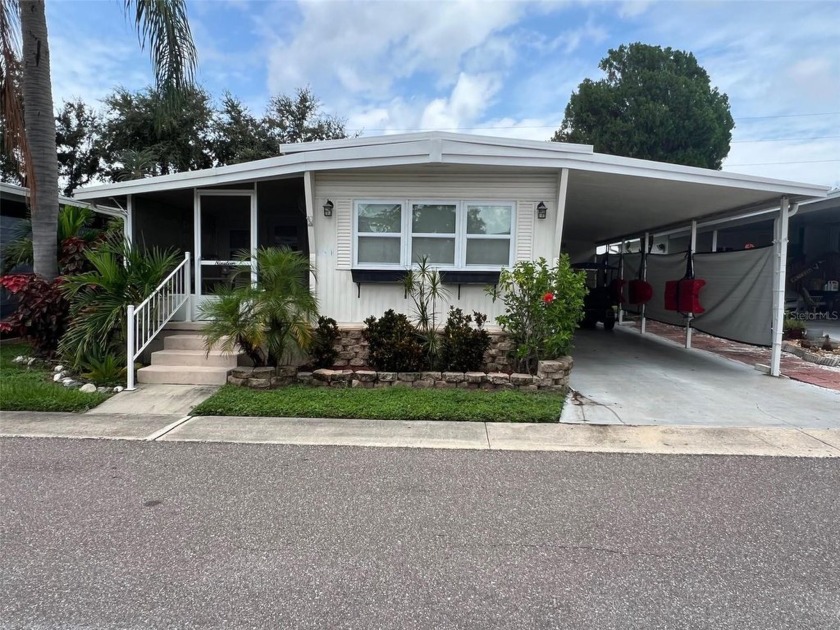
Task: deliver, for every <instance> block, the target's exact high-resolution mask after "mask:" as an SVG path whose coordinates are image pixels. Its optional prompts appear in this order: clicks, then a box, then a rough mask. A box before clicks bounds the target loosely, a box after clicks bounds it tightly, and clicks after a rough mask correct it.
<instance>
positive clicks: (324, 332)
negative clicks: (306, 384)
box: [309, 316, 340, 368]
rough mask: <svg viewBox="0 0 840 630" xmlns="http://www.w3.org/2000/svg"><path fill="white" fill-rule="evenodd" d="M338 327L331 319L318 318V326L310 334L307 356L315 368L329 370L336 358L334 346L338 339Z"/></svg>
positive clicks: (336, 351) (336, 353) (336, 352)
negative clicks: (310, 340) (310, 343)
mask: <svg viewBox="0 0 840 630" xmlns="http://www.w3.org/2000/svg"><path fill="white" fill-rule="evenodd" d="M339 336H340V335H339V332H338V326H337V325H336V322H335V320H334V319H333V318H332V317H323V316H321V317H319V318H318V326H317V327H316V328H315V330H314V332H313V334H312V345H311V346H310V347H309V356H310V357H312V364H313V365H314V366H315V367H316V368H331V367H332V366H333V365H334V364H335V360H336V359H337V358H338V350H336V349H335V344H336V342H337V341H338V339H339Z"/></svg>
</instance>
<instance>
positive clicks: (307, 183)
mask: <svg viewBox="0 0 840 630" xmlns="http://www.w3.org/2000/svg"><path fill="white" fill-rule="evenodd" d="M314 191H315V174H314V173H313V172H312V171H306V172H305V173H304V174H303V198H304V205H305V206H306V238H307V240H308V241H309V242H308V244H307V249H308V250H309V266H310V268H311V271H310V272H309V291H310V293H312V295H313V296H314V297H315V299H317V298H318V277H317V275H316V272H317V269H316V268H315V263H316V262H317V260H318V256H317V252H316V251H315V197H314ZM322 209H323V208H322ZM333 213H335V211H333Z"/></svg>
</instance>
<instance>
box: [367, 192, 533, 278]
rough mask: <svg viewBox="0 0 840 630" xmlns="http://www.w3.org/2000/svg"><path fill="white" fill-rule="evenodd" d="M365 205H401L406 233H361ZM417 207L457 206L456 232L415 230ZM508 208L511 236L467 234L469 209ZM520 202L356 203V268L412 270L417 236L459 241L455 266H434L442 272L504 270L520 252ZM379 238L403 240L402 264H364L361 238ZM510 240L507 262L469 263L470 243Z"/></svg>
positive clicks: (418, 200) (410, 200)
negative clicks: (517, 246)
mask: <svg viewBox="0 0 840 630" xmlns="http://www.w3.org/2000/svg"><path fill="white" fill-rule="evenodd" d="M365 204H390V205H399V206H400V214H401V222H400V226H401V228H402V231H401V232H400V233H399V234H397V233H395V232H388V233H383V232H379V233H377V232H359V208H360V207H361V206H363V205H365ZM415 205H436V206H437V205H454V206H455V233H454V234H451V233H450V234H446V233H428V232H417V233H416V234H415V233H414V232H413V231H412V230H413V215H414V206H415ZM471 205H472V206H508V207H509V208H510V234H504V235H503V234H472V235H470V234H467V207H468V206H471ZM517 210H518V207H517V202H515V201H510V200H502V199H451V198H445V199H427V198H422V197H421V198H407V199H394V198H383V199H375V198H364V199H354V200H353V213H352V221H353V226H352V239H353V240H352V248H353V268H356V269H382V270H387V269H403V270H404V269H408V268H410V267H416V266H417V261H416V260H413V259H412V243H413V239H414V237H415V236H417V237H419V238H439V239H453V238H454V240H455V261H454V264H452V265H449V264H438V263H435V264H433V266H434V267H435V268H436V269H440V270H441V271H500V270H501V269H502V268H504V267H510V266H511V265H513V263H514V262H515V261H514V256H515V252H516V222H517ZM372 235H373V236H375V237H376V238H397V237H399V239H400V262H399V263H364V262H359V237H360V236H361V237H369V236H372ZM505 238H508V239H509V249H508V259H507V262H505V263H501V264H497V265H486V264H482V265H468V264H467V243H468V241H469V240H471V239H475V240H504V239H505Z"/></svg>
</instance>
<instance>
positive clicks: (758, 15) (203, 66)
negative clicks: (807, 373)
mask: <svg viewBox="0 0 840 630" xmlns="http://www.w3.org/2000/svg"><path fill="white" fill-rule="evenodd" d="M189 15H190V21H191V24H192V28H193V34H194V37H195V39H196V43H197V46H198V52H199V72H198V80H199V82H200V83H201V84H202V85H204V86H205V88H206V89H208V91H209V92H210V93H211V94H213V95H214V96H216V97H218V96H220V95H221V94H222V93H223V92H224V91H225V90H229V91H231V92H232V93H234V94H236V95H237V96H239V97H240V98H241V99H242V100H243V101H244V102H245V103H247V104H249V105H250V106H251V108H252V109H253V110H254V111H256V112H257V113H259V112H261V110H262V108H263V107H264V105H265V102H266V100H267V98H268V97H269V96H270V95H273V94H277V93H281V92H282V93H292V92H293V91H294V90H295V88H297V87H299V86H304V85H309V86H311V87H312V89H313V90H314V92H315V93H316V95H317V96H318V97H319V98H320V99H321V101H322V102H323V104H324V109H325V111H327V112H329V113H333V114H337V115H339V116H342V117H344V118H346V120H347V126H348V129H350V130H351V131H357V130H358V131H361V132H362V133H363V134H364V135H377V134H385V133H400V132H407V131H419V130H430V129H437V130H451V131H463V132H468V133H480V134H485V135H499V136H512V137H518V138H530V139H537V140H546V139H548V138H549V137H551V135H552V133H553V132H554V130H555V129H557V128H558V127H559V126H560V122H561V121H562V119H563V110H564V108H565V106H566V103H567V102H568V99H569V95H570V94H571V93H572V91H573V90H574V89H575V88H576V86H577V85H578V84H579V83H580V82H581V80H582V79H584V78H586V77H590V78H593V79H595V78H600V76H601V75H600V73H599V70H598V62H599V60H600V59H601V58H602V57H604V56H605V54H606V51H607V50H608V49H610V48H614V47H617V46H619V45H621V44H624V43H631V42H636V41H640V42H644V43H648V44H656V45H661V46H671V47H673V48H679V49H682V50H688V51H691V52H693V53H694V54H695V55H696V56H697V58H698V60H699V62H700V64H701V65H702V66H703V67H705V68H706V70H707V71H708V72H709V74H710V76H711V79H712V83H713V85H715V86H717V87H718V88H719V89H720V90H721V91H723V92H725V93H726V94H728V95H729V99H730V103H731V106H732V114H733V116H734V118H735V122H736V128H735V131H734V137H733V143H732V148H731V151H730V154H729V158H728V159H727V161H726V163H725V165H724V168H725V169H726V170H730V171H736V172H742V173H750V174H755V175H762V176H767V177H776V178H782V179H790V180H799V181H806V182H814V183H819V184H824V185H829V186H835V187H836V186H840V37H838V33H840V2H836V1H833V0H826V1H811V2H773V1H769V0H765V1H761V2H742V1H737V0H727V1H724V2H710V1H709V2H707V1H703V2H701V1H680V0H670V1H656V0H626V1H620V0H616V1H613V2H608V1H600V2H594V1H586V0H578V1H571V0H569V1H560V0H541V1H497V0H452V1H439V0H411V1H409V0H387V1H382V0H379V1H373V0H367V1H361V2H353V1H350V0H331V1H325V2H324V1H308V0H305V1H304V0H299V1H292V0H286V1H270V0H261V1H250V0H190V1H189ZM47 18H48V21H49V28H50V40H51V44H52V51H53V69H52V70H53V86H54V91H55V93H54V96H55V99H56V101H57V102H60V101H61V100H62V99H69V98H73V97H81V98H83V99H85V100H87V101H88V102H91V103H95V102H97V101H98V99H101V98H102V97H103V96H104V95H105V94H107V93H108V92H109V91H110V90H111V89H112V88H113V87H114V86H116V85H122V86H124V87H126V88H129V89H139V88H142V87H144V86H145V85H147V84H148V83H150V82H151V80H152V74H151V70H150V64H149V61H148V56H147V54H146V53H143V52H142V51H141V50H140V48H139V46H138V44H137V38H136V35H135V34H134V32H133V30H132V25H131V23H130V22H129V21H128V20H127V19H126V17H125V15H124V13H123V11H122V2H121V1H120V0H48V2H47Z"/></svg>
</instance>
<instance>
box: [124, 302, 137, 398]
mask: <svg viewBox="0 0 840 630" xmlns="http://www.w3.org/2000/svg"><path fill="white" fill-rule="evenodd" d="M127 311H128V312H127V313H126V322H127V324H128V325H127V326H126V328H127V330H126V335H125V337H126V343H125V345H126V353H125V356H126V362H125V367H126V369H125V373H126V375H127V376H128V382H127V383H126V387H125V388H126V389H127V390H129V391H131V390H133V389H134V345H135V344H134V305H133V304H129V305H128V309H127Z"/></svg>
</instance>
